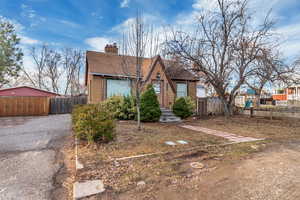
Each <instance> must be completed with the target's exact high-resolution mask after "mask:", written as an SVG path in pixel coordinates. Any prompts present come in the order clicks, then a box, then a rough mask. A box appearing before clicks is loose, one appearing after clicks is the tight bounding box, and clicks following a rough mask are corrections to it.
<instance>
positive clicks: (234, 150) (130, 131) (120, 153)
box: [77, 116, 300, 200]
mask: <svg viewBox="0 0 300 200" xmlns="http://www.w3.org/2000/svg"><path fill="white" fill-rule="evenodd" d="M186 124H193V125H198V126H202V127H207V128H210V129H216V130H222V131H226V132H231V133H235V134H238V135H243V136H250V137H257V138H267V139H268V142H272V141H276V142H277V141H286V140H290V139H300V123H299V121H297V120H295V121H292V120H268V119H264V118H253V119H250V118H248V117H243V116H238V117H234V118H232V119H224V118H223V117H216V118H211V119H205V120H204V119H202V120H197V121H189V122H186ZM117 134H118V139H117V140H116V141H114V142H112V143H109V144H102V145H97V146H93V147H86V146H84V145H80V148H79V155H80V161H81V162H83V164H84V166H85V168H84V170H79V171H78V172H77V179H78V180H87V179H97V178H99V179H101V180H103V182H104V184H105V186H106V189H107V190H106V194H105V195H106V196H105V195H103V194H102V195H101V196H98V197H97V196H96V197H92V198H90V199H147V200H148V199H157V196H160V197H161V196H163V195H164V192H163V191H165V190H174V191H176V190H177V191H178V190H180V191H185V192H186V194H189V193H191V194H192V193H197V192H198V191H199V188H198V185H199V184H198V183H199V180H200V179H202V177H203V176H206V174H210V172H212V171H214V170H215V169H221V168H222V166H224V165H230V164H231V163H239V162H240V160H241V159H245V158H248V157H251V156H252V155H253V153H256V152H260V151H263V150H264V149H265V148H266V147H267V146H269V145H271V144H269V143H267V142H266V141H258V142H251V143H241V144H235V145H225V146H223V145H222V144H224V143H226V142H228V141H226V140H224V139H222V138H218V137H214V136H210V135H206V134H204V133H200V132H195V131H191V130H188V129H183V128H180V127H178V126H177V125H168V124H159V123H149V124H144V125H143V130H142V131H140V132H138V131H136V125H135V123H134V122H119V123H118V126H117ZM176 140H186V141H188V142H189V144H188V145H176V146H175V147H172V146H168V145H166V144H165V143H164V142H165V141H174V142H175V141H176ZM211 144H216V146H214V145H211ZM210 145H211V146H210ZM192 147H194V149H193V150H188V149H190V148H192ZM155 152H169V153H166V154H159V155H155V156H148V157H143V158H137V159H128V160H123V161H118V162H114V161H112V160H113V158H119V157H126V156H133V155H139V154H145V153H155ZM197 161H198V162H202V163H203V164H204V165H205V168H204V169H193V168H192V167H191V166H190V163H191V162H197ZM139 181H144V182H145V183H146V185H145V186H137V183H138V182H139ZM168 195H170V194H168ZM187 198H188V197H187ZM160 199H164V197H162V198H160ZM174 199H176V198H174ZM179 199H180V198H179Z"/></svg>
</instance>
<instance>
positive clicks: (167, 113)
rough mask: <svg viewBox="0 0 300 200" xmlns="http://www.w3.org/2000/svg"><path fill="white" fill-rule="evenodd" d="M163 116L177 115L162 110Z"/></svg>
mask: <svg viewBox="0 0 300 200" xmlns="http://www.w3.org/2000/svg"><path fill="white" fill-rule="evenodd" d="M161 116H176V115H175V114H174V113H172V112H162V113H161Z"/></svg>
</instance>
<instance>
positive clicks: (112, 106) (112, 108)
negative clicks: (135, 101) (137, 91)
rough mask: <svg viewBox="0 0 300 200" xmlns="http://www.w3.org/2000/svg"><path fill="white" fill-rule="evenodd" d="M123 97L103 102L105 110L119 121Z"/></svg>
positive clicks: (111, 98) (115, 97)
mask: <svg viewBox="0 0 300 200" xmlns="http://www.w3.org/2000/svg"><path fill="white" fill-rule="evenodd" d="M123 101H124V99H123V97H122V96H112V97H110V98H108V99H107V100H105V101H104V102H103V105H104V106H105V108H106V109H107V110H108V111H109V112H110V113H111V114H112V116H113V117H114V118H116V119H119V118H120V116H121V115H122V114H121V110H122V105H123Z"/></svg>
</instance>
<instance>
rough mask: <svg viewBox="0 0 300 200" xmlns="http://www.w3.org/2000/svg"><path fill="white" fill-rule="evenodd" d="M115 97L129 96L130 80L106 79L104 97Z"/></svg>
mask: <svg viewBox="0 0 300 200" xmlns="http://www.w3.org/2000/svg"><path fill="white" fill-rule="evenodd" d="M115 95H120V96H129V95H131V84H130V80H126V79H122V80H121V79H107V81H106V96H107V98H109V97H111V96H115Z"/></svg>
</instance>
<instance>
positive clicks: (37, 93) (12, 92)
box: [0, 86, 60, 97]
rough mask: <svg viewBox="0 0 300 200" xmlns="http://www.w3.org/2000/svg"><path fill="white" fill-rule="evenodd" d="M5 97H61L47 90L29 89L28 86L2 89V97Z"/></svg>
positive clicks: (0, 90)
mask: <svg viewBox="0 0 300 200" xmlns="http://www.w3.org/2000/svg"><path fill="white" fill-rule="evenodd" d="M1 96H2V97H3V96H8V97H9V96H13V97H20V96H22V97H24V96H26V97H55V96H60V95H59V94H56V93H53V92H48V91H45V90H41V89H37V88H33V87H28V86H20V87H13V88H6V89H0V97H1Z"/></svg>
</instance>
